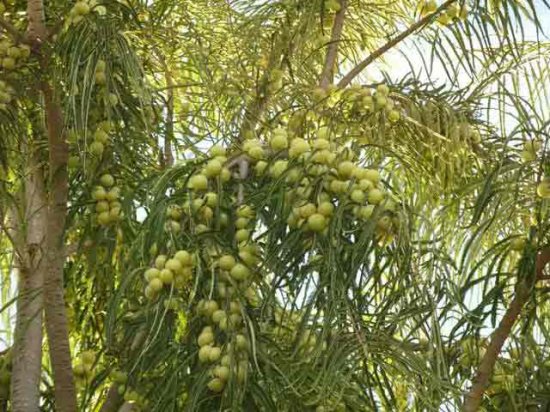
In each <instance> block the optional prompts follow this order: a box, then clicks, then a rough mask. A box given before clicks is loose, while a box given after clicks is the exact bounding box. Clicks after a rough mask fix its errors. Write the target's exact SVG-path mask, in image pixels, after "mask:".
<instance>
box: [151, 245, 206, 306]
mask: <svg viewBox="0 0 550 412" xmlns="http://www.w3.org/2000/svg"><path fill="white" fill-rule="evenodd" d="M194 268H195V257H194V256H193V255H192V254H191V253H189V252H188V251H187V250H178V251H177V252H176V253H175V254H174V255H173V256H172V257H171V258H168V256H166V255H159V256H157V257H156V259H155V262H154V266H153V267H151V268H149V269H147V270H146V271H145V273H144V278H145V281H146V282H147V286H146V287H145V291H144V294H145V296H146V297H147V299H150V300H156V299H157V298H158V296H159V294H160V292H161V291H162V290H163V289H164V287H165V286H172V285H173V286H174V287H175V288H177V289H182V288H184V287H185V286H187V285H188V284H189V283H190V281H191V279H192V278H193V270H194ZM170 303H171V301H170Z"/></svg>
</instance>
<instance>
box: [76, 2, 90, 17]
mask: <svg viewBox="0 0 550 412" xmlns="http://www.w3.org/2000/svg"><path fill="white" fill-rule="evenodd" d="M73 10H74V12H75V14H76V15H78V16H85V15H86V14H88V13H89V12H90V6H89V5H88V3H86V2H84V1H77V2H76V4H75V5H74V7H73Z"/></svg>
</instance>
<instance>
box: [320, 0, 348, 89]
mask: <svg viewBox="0 0 550 412" xmlns="http://www.w3.org/2000/svg"><path fill="white" fill-rule="evenodd" d="M347 7H348V5H347V0H340V10H339V11H338V13H336V16H335V17H334V24H333V25H332V32H331V35H330V44H329V46H328V48H327V55H326V57H325V64H324V66H323V71H322V72H321V79H320V81H319V86H320V87H322V88H323V89H326V88H328V86H329V85H330V84H332V81H333V78H334V65H335V64H336V58H337V56H338V47H339V45H340V39H341V37H342V30H343V28H344V18H345V15H346V9H347Z"/></svg>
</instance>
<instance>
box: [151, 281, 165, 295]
mask: <svg viewBox="0 0 550 412" xmlns="http://www.w3.org/2000/svg"><path fill="white" fill-rule="evenodd" d="M148 286H149V287H150V288H151V290H152V291H153V292H160V291H161V290H162V288H163V286H164V284H163V283H162V280H160V279H159V278H153V279H151V280H150V281H149V285H148Z"/></svg>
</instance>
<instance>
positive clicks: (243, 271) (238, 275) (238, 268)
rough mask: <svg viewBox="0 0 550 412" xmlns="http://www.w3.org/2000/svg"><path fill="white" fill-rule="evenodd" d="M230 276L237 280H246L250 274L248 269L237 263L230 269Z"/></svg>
mask: <svg viewBox="0 0 550 412" xmlns="http://www.w3.org/2000/svg"><path fill="white" fill-rule="evenodd" d="M230 274H231V277H232V278H233V279H235V280H237V281H241V280H246V279H247V278H248V277H249V276H250V269H248V268H247V267H246V266H245V265H243V264H241V263H237V264H236V265H235V266H233V268H232V269H231V272H230Z"/></svg>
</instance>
